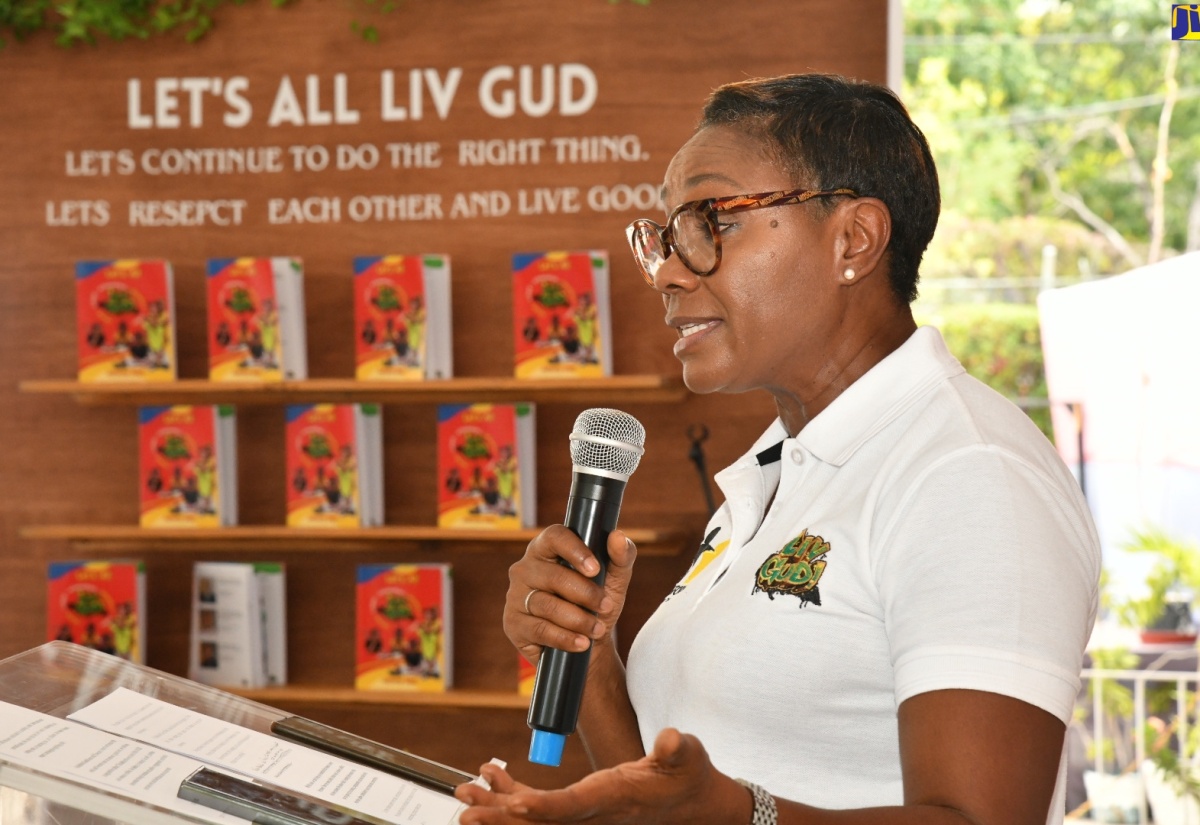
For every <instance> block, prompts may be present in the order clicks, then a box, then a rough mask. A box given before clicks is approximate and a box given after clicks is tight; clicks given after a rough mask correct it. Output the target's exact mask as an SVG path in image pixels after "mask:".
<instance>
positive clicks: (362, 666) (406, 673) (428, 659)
mask: <svg viewBox="0 0 1200 825" xmlns="http://www.w3.org/2000/svg"><path fill="white" fill-rule="evenodd" d="M356 588H357V589H356V609H357V613H356V620H355V626H356V641H357V644H356V647H357V654H356V662H357V666H356V669H355V678H354V686H355V687H356V688H359V689H360V690H413V691H426V692H438V691H444V690H446V689H448V688H449V687H451V686H452V684H453V672H452V668H453V638H454V637H453V633H452V628H451V624H452V619H453V603H452V589H451V568H450V565H448V564H397V565H390V564H362V565H359V567H358V579H357V585H356Z"/></svg>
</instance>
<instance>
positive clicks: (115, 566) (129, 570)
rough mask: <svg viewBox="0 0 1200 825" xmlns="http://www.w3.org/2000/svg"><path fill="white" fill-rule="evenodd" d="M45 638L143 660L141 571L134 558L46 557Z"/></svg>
mask: <svg viewBox="0 0 1200 825" xmlns="http://www.w3.org/2000/svg"><path fill="white" fill-rule="evenodd" d="M46 582H47V588H46V639H47V640H50V641H60V642H74V643H75V644H77V645H82V646H83V647H87V648H91V649H92V650H99V651H101V652H103V653H111V654H113V655H114V656H119V657H120V658H122V659H126V660H128V661H131V662H138V663H141V662H144V661H146V648H145V644H146V642H145V639H146V618H145V617H146V572H145V567H144V566H143V565H142V563H141V562H140V561H64V562H51V563H50V566H49V569H48V571H47V576H46Z"/></svg>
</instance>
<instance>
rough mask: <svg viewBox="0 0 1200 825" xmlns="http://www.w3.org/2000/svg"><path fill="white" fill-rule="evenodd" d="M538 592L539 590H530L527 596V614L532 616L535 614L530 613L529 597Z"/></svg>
mask: <svg viewBox="0 0 1200 825" xmlns="http://www.w3.org/2000/svg"><path fill="white" fill-rule="evenodd" d="M537 592H538V591H537V590H530V591H529V592H528V593H526V594H525V612H526V613H527V614H528V615H530V616H532V615H533V614H532V613H530V612H529V597H530V596H532V595H533V594H534V593H537Z"/></svg>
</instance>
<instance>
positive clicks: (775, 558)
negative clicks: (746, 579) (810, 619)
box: [750, 530, 829, 607]
mask: <svg viewBox="0 0 1200 825" xmlns="http://www.w3.org/2000/svg"><path fill="white" fill-rule="evenodd" d="M828 552H829V542H827V541H825V539H823V538H821V537H820V536H810V535H809V534H808V531H807V530H804V531H803V532H801V533H800V535H798V536H796V538H794V539H792V540H791V541H789V542H788V543H787V544H785V545H784V546H783V549H782V550H780V551H778V552H777V553H772V554H771V555H770V556H768V557H767V560H766V561H764V562H763V563H762V566H761V567H759V568H758V573H757V574H755V577H754V589H753V590H751V591H750V595H754V594H755V593H757V592H758V591H760V590H761V591H763V592H764V593H766V594H767V598H769V599H774V598H775V596H776V594H783V595H790V596H795V597H796V598H798V599H799V600H800V607H805V606H806V605H808V604H815V605H817V606H818V607H820V606H821V591H820V590H818V589H817V583H818V582H819V581H821V574H822V573H824V572H825V554H826V553H828Z"/></svg>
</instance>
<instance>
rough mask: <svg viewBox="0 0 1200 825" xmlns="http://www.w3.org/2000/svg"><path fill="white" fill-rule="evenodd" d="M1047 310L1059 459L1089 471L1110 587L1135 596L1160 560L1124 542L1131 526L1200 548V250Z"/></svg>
mask: <svg viewBox="0 0 1200 825" xmlns="http://www.w3.org/2000/svg"><path fill="white" fill-rule="evenodd" d="M1038 308H1039V314H1040V317H1041V328H1042V349H1043V351H1044V354H1045V362H1046V383H1047V385H1048V387H1049V393H1050V403H1051V412H1052V415H1053V421H1054V437H1055V442H1056V444H1057V445H1058V450H1059V454H1060V455H1062V457H1063V460H1064V461H1066V462H1067V464H1068V465H1069V466H1071V467H1073V468H1076V469H1077V471H1078V470H1079V469H1082V482H1083V484H1084V489H1085V492H1086V494H1087V498H1088V503H1089V504H1090V506H1091V509H1092V513H1093V515H1094V516H1095V519H1096V525H1097V527H1098V528H1099V530H1100V538H1101V542H1102V546H1103V550H1104V554H1105V566H1106V568H1107V569H1108V570H1109V571H1110V574H1111V580H1112V581H1111V583H1112V586H1113V587H1114V589H1116V590H1121V591H1125V592H1131V591H1136V590H1138V589H1140V588H1141V586H1142V583H1143V581H1144V578H1145V572H1146V568H1147V567H1148V565H1149V564H1150V560H1149V559H1143V558H1140V557H1135V556H1131V555H1129V554H1126V553H1124V552H1122V551H1121V550H1120V549H1119V547H1120V545H1121V543H1122V542H1124V541H1127V540H1128V539H1129V538H1130V536H1131V534H1132V531H1133V530H1135V529H1139V528H1145V527H1154V528H1161V529H1164V530H1166V531H1167V532H1168V533H1169V534H1171V535H1172V536H1174V537H1176V538H1179V539H1183V540H1185V541H1191V542H1194V543H1197V544H1200V252H1195V253H1190V254H1187V255H1181V256H1179V257H1176V258H1170V259H1168V260H1165V261H1161V262H1159V263H1156V264H1152V265H1149V266H1144V267H1141V268H1139V269H1135V270H1133V271H1131V272H1128V273H1126V274H1124V275H1119V276H1116V277H1113V278H1107V279H1104V280H1100V281H1092V282H1088V283H1084V284H1079V285H1077V286H1070V287H1064V288H1062V289H1054V290H1048V291H1046V292H1043V293H1042V294H1041V295H1040V296H1039V298H1038ZM1069 405H1070V406H1069ZM1075 411H1078V412H1079V413H1080V415H1079V416H1078V417H1077V416H1076V415H1074V414H1073V412H1075ZM1077 423H1078V424H1079V425H1080V426H1082V444H1083V462H1082V465H1081V464H1080V455H1079V449H1078V444H1079V441H1080V438H1079V429H1078V427H1077Z"/></svg>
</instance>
